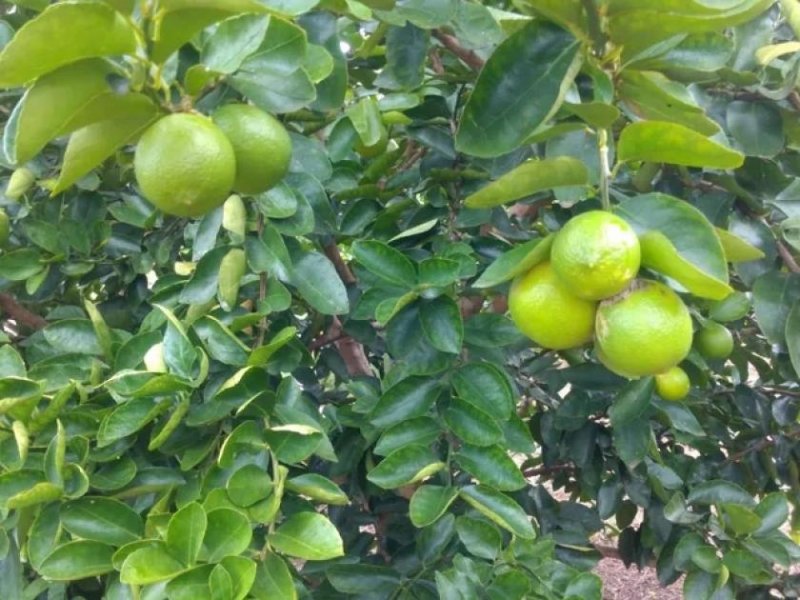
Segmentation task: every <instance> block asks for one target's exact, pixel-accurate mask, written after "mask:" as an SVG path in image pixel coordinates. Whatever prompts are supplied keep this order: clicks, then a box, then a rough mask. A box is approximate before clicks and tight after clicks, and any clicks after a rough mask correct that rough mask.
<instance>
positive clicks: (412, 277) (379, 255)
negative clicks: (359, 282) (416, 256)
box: [353, 240, 417, 288]
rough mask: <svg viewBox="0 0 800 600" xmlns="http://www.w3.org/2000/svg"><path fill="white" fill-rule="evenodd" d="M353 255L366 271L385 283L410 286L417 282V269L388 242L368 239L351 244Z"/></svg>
mask: <svg viewBox="0 0 800 600" xmlns="http://www.w3.org/2000/svg"><path fill="white" fill-rule="evenodd" d="M353 256H354V257H355V259H356V260H357V261H358V262H359V263H360V264H361V265H362V266H363V267H364V268H365V269H367V271H369V272H370V273H372V274H373V275H375V276H376V277H380V278H381V279H383V280H384V281H386V282H387V283H390V284H392V285H397V286H400V287H405V288H412V287H414V286H415V285H416V283H417V270H416V268H415V267H414V263H412V262H411V260H409V258H408V257H407V256H406V255H405V254H403V253H402V252H400V251H399V250H395V249H394V248H392V247H391V246H389V245H388V244H384V243H383V242H378V241H375V240H369V241H366V242H358V243H356V244H354V245H353Z"/></svg>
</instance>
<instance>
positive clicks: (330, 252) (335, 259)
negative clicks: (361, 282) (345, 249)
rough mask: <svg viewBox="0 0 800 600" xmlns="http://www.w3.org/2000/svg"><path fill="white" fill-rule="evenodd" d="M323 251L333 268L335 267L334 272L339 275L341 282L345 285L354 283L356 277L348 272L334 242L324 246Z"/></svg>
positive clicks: (347, 267)
mask: <svg viewBox="0 0 800 600" xmlns="http://www.w3.org/2000/svg"><path fill="white" fill-rule="evenodd" d="M323 250H324V251H325V256H327V257H328V258H329V259H330V261H331V262H332V263H333V266H334V267H336V272H337V273H339V277H341V278H342V281H344V282H345V283H347V284H353V283H355V282H356V276H355V275H353V271H351V270H350V267H349V266H348V264H347V263H346V262H344V259H343V258H342V253H341V252H340V251H339V246H337V245H336V242H335V241H333V242H330V243H328V244H325V246H324V247H323Z"/></svg>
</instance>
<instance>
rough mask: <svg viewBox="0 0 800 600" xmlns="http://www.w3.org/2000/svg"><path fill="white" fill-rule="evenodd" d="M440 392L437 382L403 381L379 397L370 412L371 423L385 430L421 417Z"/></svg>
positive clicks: (424, 380)
mask: <svg viewBox="0 0 800 600" xmlns="http://www.w3.org/2000/svg"><path fill="white" fill-rule="evenodd" d="M440 392H441V388H440V387H439V382H438V381H436V380H435V379H429V378H423V377H409V378H407V379H404V380H402V381H400V382H398V383H396V384H395V385H393V386H392V387H390V388H389V389H388V390H386V392H385V393H384V394H383V395H382V396H381V399H380V400H379V401H378V403H377V404H376V405H375V408H374V409H373V411H372V414H371V420H372V423H373V425H375V426H376V427H380V428H382V429H385V428H387V427H389V426H391V425H395V424H397V423H400V422H401V421H405V420H406V419H410V418H413V417H421V416H423V415H424V414H426V413H427V412H428V411H429V410H430V408H431V407H432V406H433V403H434V402H435V401H436V398H437V397H438V396H439V393H440Z"/></svg>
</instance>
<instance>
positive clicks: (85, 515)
mask: <svg viewBox="0 0 800 600" xmlns="http://www.w3.org/2000/svg"><path fill="white" fill-rule="evenodd" d="M61 524H62V525H63V526H64V529H66V530H67V531H69V532H70V533H72V534H73V535H76V536H78V537H80V538H84V539H87V540H93V541H95V542H103V543H104V544H109V545H111V546H123V545H125V544H127V543H129V542H134V541H136V540H138V539H139V538H140V537H142V535H143V534H144V521H143V520H142V518H141V517H140V516H139V515H138V514H137V513H136V512H135V511H134V510H133V509H132V508H130V507H129V506H128V505H127V504H124V503H122V502H119V501H118V500H112V499H111V498H102V497H84V498H81V499H79V500H73V501H71V502H68V503H66V504H64V505H63V506H62V507H61Z"/></svg>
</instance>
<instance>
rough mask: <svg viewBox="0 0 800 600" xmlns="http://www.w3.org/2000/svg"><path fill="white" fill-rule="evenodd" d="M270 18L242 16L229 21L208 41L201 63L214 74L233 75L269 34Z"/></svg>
mask: <svg viewBox="0 0 800 600" xmlns="http://www.w3.org/2000/svg"><path fill="white" fill-rule="evenodd" d="M268 25H269V17H267V16H264V15H239V16H235V17H231V18H229V19H226V20H225V21H223V22H222V23H220V24H219V26H218V27H217V28H216V30H214V33H213V34H211V35H210V36H208V38H206V40H205V42H204V43H203V48H202V50H201V52H200V62H201V63H203V64H204V65H205V66H206V68H207V69H208V70H210V71H214V72H217V73H225V74H229V73H233V72H234V71H236V70H237V69H238V68H239V67H240V66H241V64H242V62H243V61H244V60H245V59H246V58H247V57H248V56H250V55H251V54H252V53H253V52H255V51H256V50H257V49H258V47H259V46H260V45H261V42H262V40H263V39H264V35H265V34H266V33H267V26H268Z"/></svg>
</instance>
